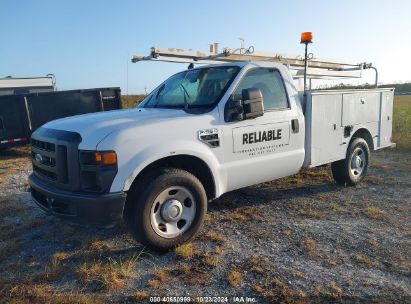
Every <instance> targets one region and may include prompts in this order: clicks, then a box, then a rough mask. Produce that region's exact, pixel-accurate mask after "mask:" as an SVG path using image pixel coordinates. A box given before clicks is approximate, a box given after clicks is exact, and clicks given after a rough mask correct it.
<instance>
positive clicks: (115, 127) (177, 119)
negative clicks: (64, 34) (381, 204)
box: [29, 39, 394, 250]
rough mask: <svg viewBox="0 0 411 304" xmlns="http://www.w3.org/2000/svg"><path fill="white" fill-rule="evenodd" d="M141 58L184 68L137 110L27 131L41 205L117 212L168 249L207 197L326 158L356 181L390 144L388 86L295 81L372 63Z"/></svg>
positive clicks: (151, 242)
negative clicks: (333, 86)
mask: <svg viewBox="0 0 411 304" xmlns="http://www.w3.org/2000/svg"><path fill="white" fill-rule="evenodd" d="M309 40H310V39H309ZM302 42H303V43H305V44H306V47H307V44H308V43H309V41H308V40H307V39H305V40H304V39H302ZM140 60H153V61H171V62H187V63H190V66H189V69H187V70H184V71H182V72H180V73H177V74H175V75H173V76H171V77H170V78H168V79H167V80H165V81H164V82H163V83H161V84H160V85H159V86H158V87H157V88H156V89H154V90H153V91H152V92H151V93H150V94H149V95H148V96H147V97H146V98H145V99H144V100H143V101H142V102H141V104H140V105H139V106H138V107H136V108H134V109H130V110H118V111H110V112H104V113H93V114H86V115H80V116H75V117H71V118H63V119H59V120H55V121H52V122H49V123H47V124H45V125H44V126H42V127H41V128H39V129H38V130H37V131H35V132H34V133H33V135H32V138H31V148H32V158H33V174H32V175H31V176H30V178H29V182H30V185H31V191H32V196H33V198H34V200H35V201H36V202H37V204H38V205H39V206H40V207H41V208H43V209H44V210H46V211H47V212H50V213H52V214H54V215H57V216H60V217H63V218H68V219H71V220H76V221H80V222H83V223H93V224H98V225H103V226H110V225H113V224H114V223H116V222H117V221H118V220H120V219H122V218H124V219H126V220H127V222H128V223H129V224H130V226H131V229H132V231H133V233H134V235H135V237H136V239H137V240H139V241H140V242H141V243H143V244H145V245H147V246H149V247H151V248H154V249H157V250H167V249H170V248H173V247H175V246H177V245H179V244H181V243H184V242H186V241H188V240H189V239H191V238H192V237H193V236H194V235H195V234H196V233H197V232H198V231H199V229H200V227H201V225H202V223H203V219H204V215H205V213H206V210H207V204H208V202H209V201H211V200H213V199H216V198H218V197H219V196H221V195H222V194H224V193H226V192H228V191H232V190H235V189H238V188H241V187H246V186H250V185H253V184H257V183H261V182H266V181H270V180H274V179H278V178H281V177H285V176H288V175H292V174H295V173H297V172H298V171H299V170H300V169H301V168H311V167H316V166H321V165H324V164H329V163H331V170H332V174H333V176H334V178H335V180H336V182H337V183H338V184H345V185H355V184H357V183H359V182H360V181H361V180H362V179H363V178H364V176H365V175H366V172H367V167H368V164H369V160H370V151H373V150H378V149H381V148H385V147H391V146H393V145H394V144H393V143H392V141H391V133H392V109H393V89H377V88H375V89H369V90H338V91H337V90H320V91H316V90H298V89H297V87H296V85H295V80H296V79H298V78H299V77H304V87H305V83H306V81H305V77H306V78H308V79H310V78H324V77H325V78H329V77H348V78H351V77H359V76H361V72H362V70H363V69H366V68H370V67H371V65H370V64H364V63H360V64H356V63H355V64H353V63H346V62H341V61H335V60H334V61H332V60H320V59H314V58H311V57H310V56H309V55H307V51H306V56H305V58H304V57H301V56H288V55H279V54H257V53H256V52H254V51H253V49H252V48H248V49H244V48H240V49H237V50H230V49H224V51H223V52H222V53H219V52H218V50H217V47H216V46H213V47H212V48H211V50H210V52H208V53H201V52H197V51H192V50H189V51H184V50H179V49H159V48H152V49H151V53H150V55H149V56H146V57H140V56H134V57H133V59H132V61H134V62H136V61H140ZM196 63H206V64H207V65H202V66H200V67H194V66H193V65H194V64H196Z"/></svg>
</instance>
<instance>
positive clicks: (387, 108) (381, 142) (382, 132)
mask: <svg viewBox="0 0 411 304" xmlns="http://www.w3.org/2000/svg"><path fill="white" fill-rule="evenodd" d="M393 99H394V92H393V91H384V92H381V111H380V122H379V134H378V148H383V147H387V146H390V145H391V136H392V115H393V113H392V111H393Z"/></svg>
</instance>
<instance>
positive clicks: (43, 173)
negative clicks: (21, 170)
mask: <svg viewBox="0 0 411 304" xmlns="http://www.w3.org/2000/svg"><path fill="white" fill-rule="evenodd" d="M31 150H32V151H31V158H32V162H33V171H34V172H35V173H36V174H37V176H39V177H43V178H44V179H47V180H50V181H55V182H56V183H58V184H67V183H68V176H67V175H68V170H67V147H66V146H64V145H56V144H54V143H51V142H48V141H44V140H37V139H34V138H33V139H32V140H31Z"/></svg>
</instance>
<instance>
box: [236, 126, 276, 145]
mask: <svg viewBox="0 0 411 304" xmlns="http://www.w3.org/2000/svg"><path fill="white" fill-rule="evenodd" d="M281 131H282V130H281V129H278V130H269V131H258V132H252V133H244V134H243V145H245V144H255V143H259V142H264V141H272V140H278V139H281Z"/></svg>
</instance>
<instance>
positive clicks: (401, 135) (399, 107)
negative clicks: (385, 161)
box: [392, 95, 411, 152]
mask: <svg viewBox="0 0 411 304" xmlns="http://www.w3.org/2000/svg"><path fill="white" fill-rule="evenodd" d="M410 131H411V95H401V96H395V97H394V118H393V132H392V133H393V141H394V142H395V143H397V149H398V150H401V151H407V152H409V151H411V132H410Z"/></svg>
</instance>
